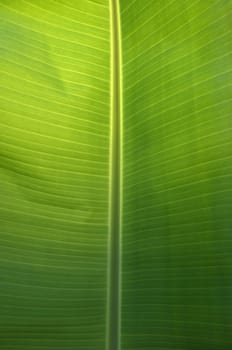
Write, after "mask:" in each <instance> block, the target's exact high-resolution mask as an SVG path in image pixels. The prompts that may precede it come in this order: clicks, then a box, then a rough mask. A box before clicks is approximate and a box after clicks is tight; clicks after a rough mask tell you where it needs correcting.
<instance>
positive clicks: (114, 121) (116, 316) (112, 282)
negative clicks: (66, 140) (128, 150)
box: [107, 0, 122, 350]
mask: <svg viewBox="0 0 232 350" xmlns="http://www.w3.org/2000/svg"><path fill="white" fill-rule="evenodd" d="M110 16H111V145H110V150H111V155H110V199H109V203H110V205H109V214H110V215H109V217H110V222H109V274H108V277H109V278H108V282H109V284H108V288H109V291H108V320H107V322H108V324H107V350H119V349H120V290H121V288H120V284H121V282H120V280H121V252H120V250H121V216H122V215H121V212H122V211H121V207H122V70H121V62H122V60H121V31H120V11H119V0H110Z"/></svg>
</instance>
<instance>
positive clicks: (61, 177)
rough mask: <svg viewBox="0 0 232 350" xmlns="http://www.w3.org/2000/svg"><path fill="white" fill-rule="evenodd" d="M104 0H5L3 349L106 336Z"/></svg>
mask: <svg viewBox="0 0 232 350" xmlns="http://www.w3.org/2000/svg"><path fill="white" fill-rule="evenodd" d="M108 12H109V9H108V2H107V1H88V0H86V1H82V0H78V2H76V1H53V0H48V1H43V2H41V1H26V0H20V1H1V6H0V15H1V20H0V23H1V24H0V26H1V29H0V30H1V39H0V45H1V46H0V50H1V58H0V62H1V64H0V70H1V76H0V84H1V97H0V112H1V129H0V130H1V131H0V132H1V141H0V142H1V153H0V161H1V173H0V179H1V208H0V221H1V223H0V224H1V236H0V273H1V291H0V308H1V312H0V330H1V335H0V348H1V349H4V350H7V349H9V350H10V349H12V350H13V349H14V350H19V349H23V350H27V349H28V350H32V349H44V350H45V349H48V350H53V349H54V350H58V349H62V350H63V349H65V350H73V349H83V350H84V349H86V350H87V349H88V350H89V349H99V350H102V349H104V347H105V337H106V335H105V329H106V295H107V290H106V289H107V254H108V249H107V242H108V187H109V184H108V183H109V124H110V114H109V110H110V91H109V81H110V34H109V32H110V28H109V13H108Z"/></svg>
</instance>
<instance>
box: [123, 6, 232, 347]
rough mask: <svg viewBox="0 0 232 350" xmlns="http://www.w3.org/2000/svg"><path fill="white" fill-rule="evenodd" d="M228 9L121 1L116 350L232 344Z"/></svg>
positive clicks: (229, 47) (230, 7) (227, 345)
mask: <svg viewBox="0 0 232 350" xmlns="http://www.w3.org/2000/svg"><path fill="white" fill-rule="evenodd" d="M231 5H232V3H231V1H188V0H186V1H177V0H176V1H171V0H170V1H139V0H136V1H131V2H130V3H129V2H126V1H125V2H123V1H122V2H121V22H122V52H123V77H124V82H123V83H124V92H123V99H124V109H123V115H124V126H123V128H124V145H123V148H124V161H123V163H124V210H123V217H124V220H123V232H122V265H123V271H122V273H123V276H122V285H123V294H122V349H123V350H136V349H141V350H154V349H156V350H164V349H165V350H168V349H170V350H174V349H176V350H187V349H188V350H190V349H192V350H196V349H200V350H203V349H215V350H216V349H220V350H225V349H229V348H231V346H232V337H231V334H232V303H231V297H230V296H231V291H232V284H231V277H230V276H231V263H232V260H231V247H232V241H231V228H232V220H231V209H232V202H231V181H232V172H231V170H232V168H231V112H232V108H231V107H232V104H231V78H232V75H231V62H232V60H231V48H232V47H231V44H232V41H231V10H232V6H231Z"/></svg>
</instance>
